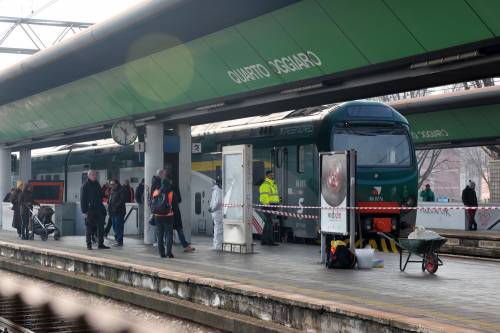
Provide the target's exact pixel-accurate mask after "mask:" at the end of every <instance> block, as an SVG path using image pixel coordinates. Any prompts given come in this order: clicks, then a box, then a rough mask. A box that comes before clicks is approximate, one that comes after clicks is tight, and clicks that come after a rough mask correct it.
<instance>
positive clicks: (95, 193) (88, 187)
mask: <svg viewBox="0 0 500 333" xmlns="http://www.w3.org/2000/svg"><path fill="white" fill-rule="evenodd" d="M102 199H103V193H102V190H101V185H99V182H98V181H97V172H96V171H95V170H89V171H88V172H87V181H86V182H85V183H84V184H83V185H82V188H81V190H80V204H81V210H82V214H83V218H84V219H85V226H86V229H87V230H86V241H87V249H88V250H92V238H91V236H92V227H93V226H96V227H97V238H98V243H97V248H98V249H109V247H108V246H106V245H104V218H105V217H106V208H104V205H103V203H102Z"/></svg>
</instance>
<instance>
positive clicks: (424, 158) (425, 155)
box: [417, 149, 448, 188]
mask: <svg viewBox="0 0 500 333" xmlns="http://www.w3.org/2000/svg"><path fill="white" fill-rule="evenodd" d="M439 155H441V149H429V150H419V151H417V165H418V188H420V187H422V184H423V183H424V182H425V181H426V180H427V179H428V178H429V176H430V175H431V173H432V171H433V170H434V169H435V168H437V167H438V166H439V165H441V164H443V163H446V162H448V160H446V159H444V160H441V161H439Z"/></svg>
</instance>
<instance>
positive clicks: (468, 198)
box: [462, 185, 477, 207]
mask: <svg viewBox="0 0 500 333" xmlns="http://www.w3.org/2000/svg"><path fill="white" fill-rule="evenodd" d="M462 202H463V203H464V205H465V206H468V207H477V196H476V191H474V190H473V189H472V188H471V187H470V186H469V185H467V186H466V187H465V189H464V190H463V191H462Z"/></svg>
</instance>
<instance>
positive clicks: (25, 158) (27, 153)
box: [19, 149, 31, 182]
mask: <svg viewBox="0 0 500 333" xmlns="http://www.w3.org/2000/svg"><path fill="white" fill-rule="evenodd" d="M19 179H22V180H23V181H25V182H28V181H29V180H30V179H31V149H23V150H21V151H19Z"/></svg>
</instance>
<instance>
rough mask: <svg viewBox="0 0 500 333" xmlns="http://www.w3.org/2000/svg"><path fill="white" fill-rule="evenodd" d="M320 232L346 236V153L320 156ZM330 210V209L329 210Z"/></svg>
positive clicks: (347, 180)
mask: <svg viewBox="0 0 500 333" xmlns="http://www.w3.org/2000/svg"><path fill="white" fill-rule="evenodd" d="M320 159H321V179H320V189H321V207H322V209H321V232H322V233H331V234H340V235H347V234H348V212H347V210H346V209H345V208H346V207H347V204H348V190H349V173H348V170H349V168H348V164H347V163H348V155H347V152H342V153H327V154H321V155H320ZM330 208H331V209H330Z"/></svg>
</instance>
